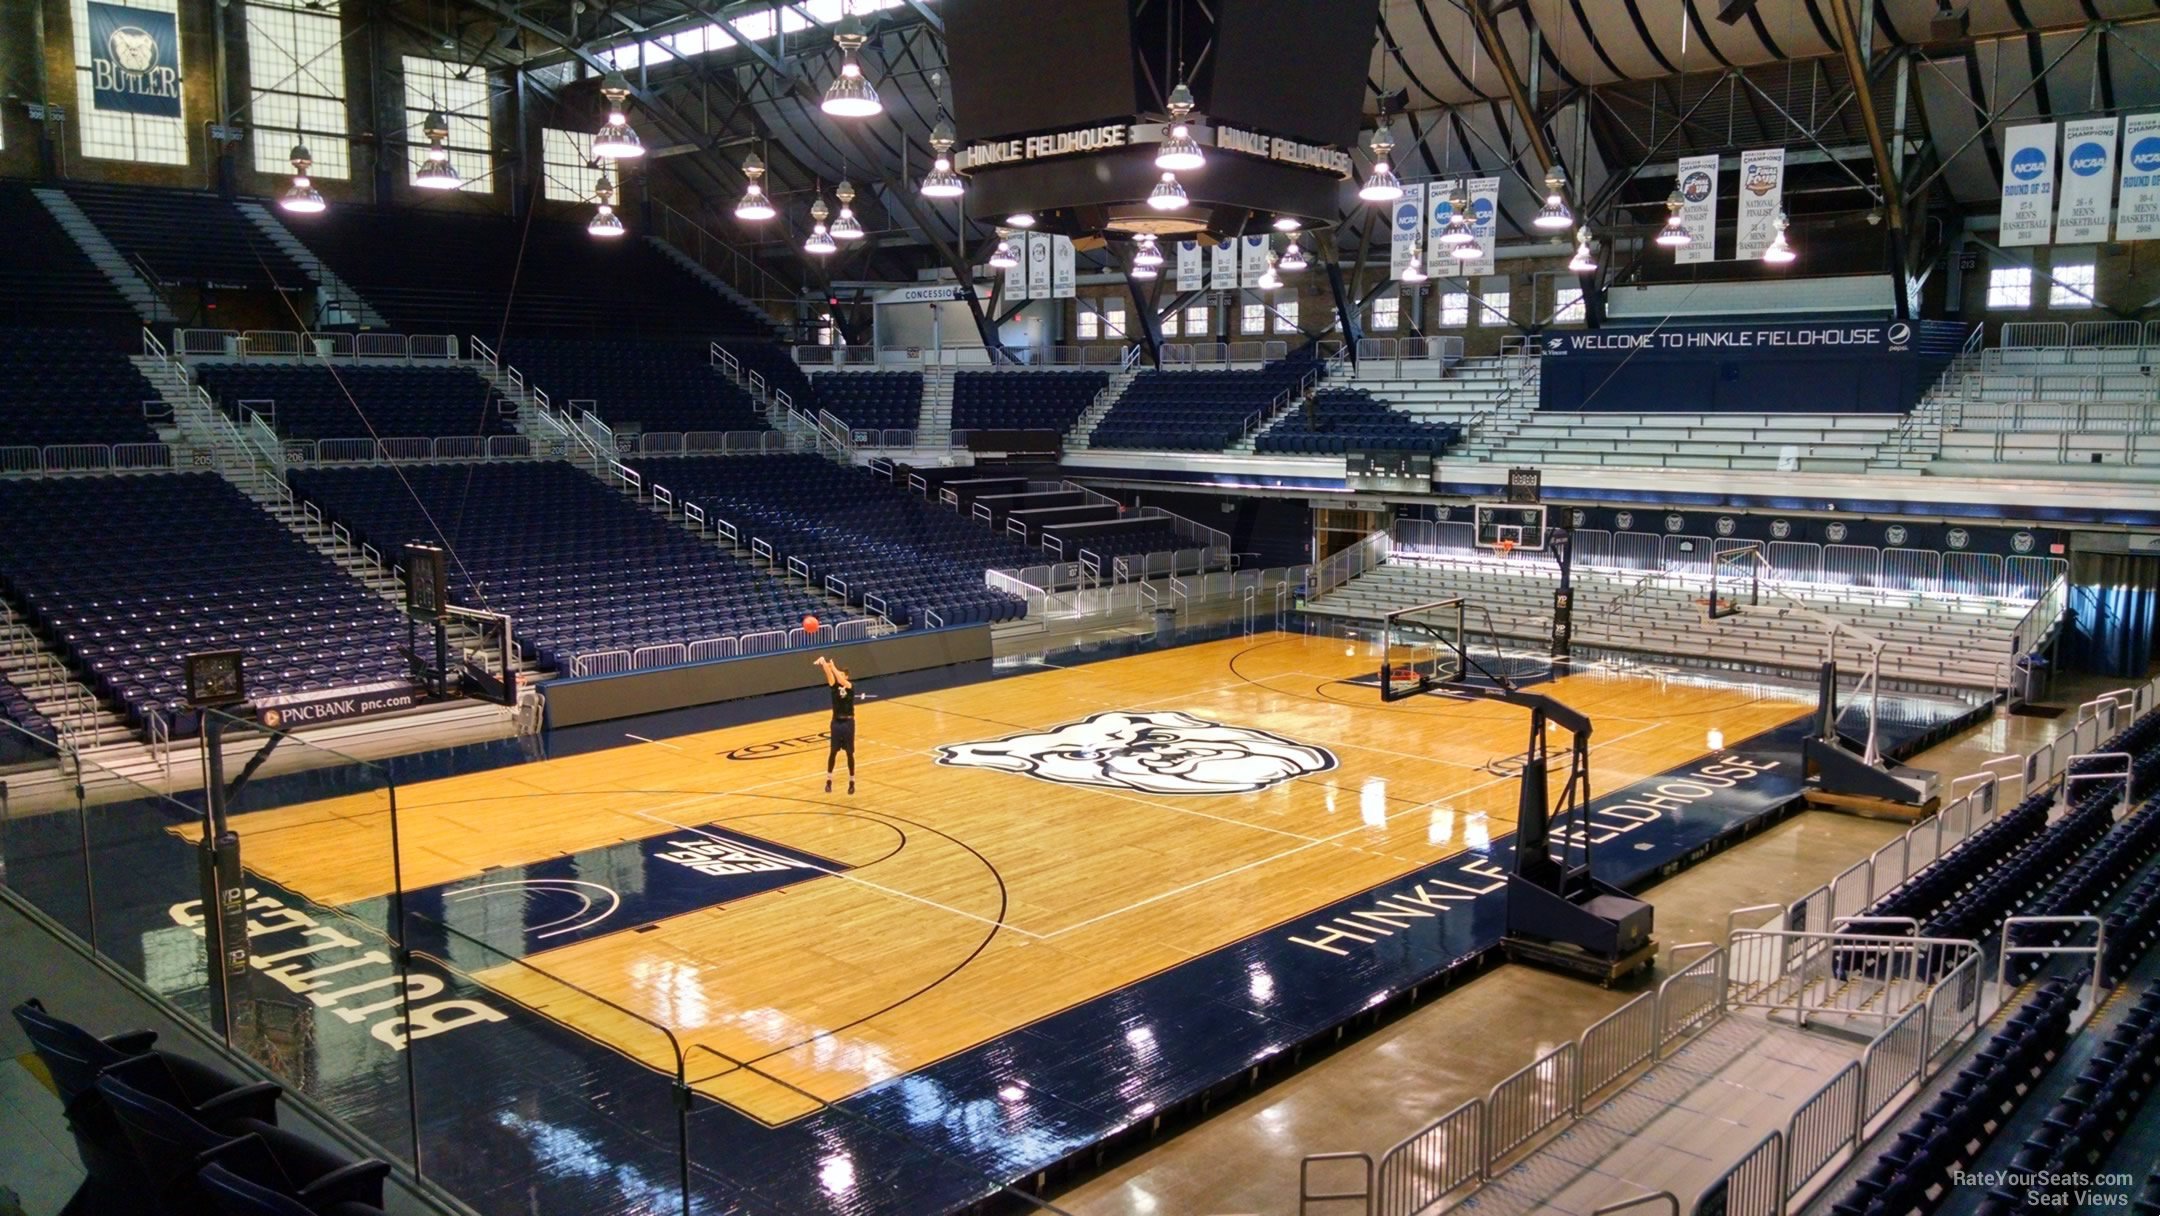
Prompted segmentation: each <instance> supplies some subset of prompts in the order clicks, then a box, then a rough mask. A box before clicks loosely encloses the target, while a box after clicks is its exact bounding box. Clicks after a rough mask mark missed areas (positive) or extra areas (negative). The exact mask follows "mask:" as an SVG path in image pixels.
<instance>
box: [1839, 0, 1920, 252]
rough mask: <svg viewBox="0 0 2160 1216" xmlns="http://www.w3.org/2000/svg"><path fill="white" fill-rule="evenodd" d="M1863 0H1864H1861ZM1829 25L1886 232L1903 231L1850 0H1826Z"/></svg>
mask: <svg viewBox="0 0 2160 1216" xmlns="http://www.w3.org/2000/svg"><path fill="white" fill-rule="evenodd" d="M1863 2H1865V0H1863ZM1828 3H1829V5H1830V19H1831V24H1832V25H1833V26H1835V27H1836V29H1837V36H1838V46H1839V50H1840V52H1841V53H1842V54H1843V55H1844V57H1845V74H1846V75H1847V76H1848V77H1850V78H1851V80H1852V84H1853V94H1854V96H1855V98H1856V99H1857V100H1858V101H1859V104H1860V125H1861V126H1862V127H1864V128H1866V130H1867V140H1868V150H1869V152H1870V153H1872V154H1873V156H1874V158H1875V180H1876V181H1877V182H1879V183H1880V184H1881V187H1882V195H1883V203H1884V205H1885V207H1886V208H1887V209H1888V211H1889V217H1890V231H1891V232H1892V233H1893V234H1897V235H1900V236H1902V234H1903V233H1904V231H1905V200H1904V199H1903V198H1902V197H1900V196H1901V194H1902V193H1903V192H1902V191H1900V190H1899V189H1898V178H1897V168H1896V166H1895V165H1893V164H1892V163H1891V160H1890V145H1889V142H1888V141H1887V140H1886V139H1885V137H1884V136H1883V125H1882V116H1881V115H1879V114H1877V113H1875V94H1874V91H1873V90H1872V89H1871V88H1869V86H1868V64H1867V56H1866V54H1865V53H1864V51H1863V50H1862V47H1861V45H1860V35H1859V32H1858V31H1857V30H1855V29H1854V27H1853V15H1852V9H1851V7H1850V4H1851V0H1828Z"/></svg>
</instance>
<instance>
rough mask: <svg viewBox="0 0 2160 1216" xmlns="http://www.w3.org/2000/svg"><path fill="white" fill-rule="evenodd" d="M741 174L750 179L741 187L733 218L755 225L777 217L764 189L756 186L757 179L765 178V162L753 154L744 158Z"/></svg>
mask: <svg viewBox="0 0 2160 1216" xmlns="http://www.w3.org/2000/svg"><path fill="white" fill-rule="evenodd" d="M742 173H743V176H744V177H746V178H748V179H750V184H749V185H747V186H745V187H743V196H742V201H741V202H739V203H737V204H735V218H736V219H739V220H745V221H747V222H749V223H753V224H757V223H762V222H764V221H766V220H769V219H771V218H772V217H773V216H775V215H778V214H779V212H777V211H775V210H773V205H772V200H771V199H769V198H767V197H765V187H764V186H762V185H759V184H758V179H759V178H761V177H763V176H765V162H764V161H761V160H759V159H758V158H757V154H756V153H755V152H753V153H751V154H750V155H749V156H748V157H745V158H744V160H743V163H742Z"/></svg>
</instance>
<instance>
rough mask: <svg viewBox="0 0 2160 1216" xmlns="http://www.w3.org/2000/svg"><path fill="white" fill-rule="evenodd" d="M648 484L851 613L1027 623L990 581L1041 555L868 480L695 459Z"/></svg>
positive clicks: (827, 465)
mask: <svg viewBox="0 0 2160 1216" xmlns="http://www.w3.org/2000/svg"><path fill="white" fill-rule="evenodd" d="M641 472H642V474H643V475H644V476H645V478H646V479H647V482H648V483H649V484H652V485H660V486H666V487H667V488H668V489H669V490H670V491H671V492H673V493H674V494H675V495H676V496H677V497H678V498H679V499H680V500H681V501H683V502H686V503H696V504H698V505H699V506H700V507H702V508H703V509H704V510H705V513H706V515H707V517H708V518H710V519H713V520H725V521H727V522H728V523H730V524H732V525H734V526H735V528H736V529H737V530H738V532H739V533H740V537H741V543H742V544H743V545H745V546H747V545H748V544H749V543H750V540H751V538H753V537H755V538H757V539H761V540H764V541H766V542H768V543H769V544H771V545H772V547H773V555H774V560H775V561H776V562H778V563H781V564H782V565H785V563H786V562H787V559H789V558H797V559H800V560H801V561H802V562H804V563H805V564H806V565H808V566H809V568H810V577H811V579H812V581H813V582H814V583H815V584H816V585H818V586H820V587H828V588H830V589H831V590H833V591H834V592H835V593H844V594H845V595H846V597H847V601H848V603H850V604H856V605H866V604H867V605H868V606H870V607H872V608H877V607H879V606H882V610H883V611H884V613H885V614H886V615H887V616H889V617H890V618H891V619H892V620H893V622H894V623H896V624H900V625H905V626H913V627H921V626H923V625H925V624H928V623H929V621H928V618H927V616H926V614H927V613H931V612H935V613H936V614H937V620H938V621H939V622H940V623H942V624H946V625H962V624H972V623H976V622H985V621H987V622H996V621H1008V620H1018V619H1020V618H1021V617H1024V616H1026V615H1027V605H1026V604H1024V603H1023V602H1021V601H1020V600H1018V599H1016V598H1014V597H1012V596H1009V595H1006V594H1005V593H1003V592H998V591H992V590H990V589H989V588H987V587H985V586H984V585H983V571H985V570H987V569H992V568H1000V569H1004V568H1013V567H1019V566H1025V565H1027V564H1029V563H1030V562H1033V561H1039V560H1040V556H1039V555H1038V554H1035V553H1032V552H1030V551H1029V550H1027V549H1023V548H1021V547H1019V546H1018V545H1015V544H1013V543H1012V542H1010V541H1007V540H1006V539H1004V538H1003V537H1001V536H998V535H996V534H994V533H991V532H988V531H985V530H984V529H982V528H981V527H978V526H976V525H974V524H971V523H969V522H968V521H967V520H964V519H962V518H961V517H959V516H958V515H955V514H953V513H952V512H951V511H949V510H946V509H944V508H943V507H940V506H938V505H936V504H934V503H927V502H924V501H922V500H921V499H918V498H914V497H912V496H910V495H908V494H906V493H905V492H903V491H901V490H898V489H895V488H894V487H893V486H892V485H891V484H889V483H888V482H886V481H885V480H883V479H882V478H880V477H878V476H876V475H874V474H872V473H870V472H869V471H867V470H860V469H845V468H841V467H840V466H838V465H835V464H833V463H832V462H831V461H829V460H826V459H824V458H822V457H819V456H808V455H789V456H751V457H733V458H730V457H684V458H681V459H670V460H661V461H650V462H647V463H646V464H645V465H644V466H643V468H642V470H641Z"/></svg>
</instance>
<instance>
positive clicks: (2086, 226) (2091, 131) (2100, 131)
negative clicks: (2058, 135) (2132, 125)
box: [2055, 118, 2116, 245]
mask: <svg viewBox="0 0 2160 1216" xmlns="http://www.w3.org/2000/svg"><path fill="white" fill-rule="evenodd" d="M2115 125H2116V120H2115V119H2113V118H2081V119H2079V120H2077V121H2076V122H2066V123H2064V124H2063V179H2062V201H2061V202H2060V204H2059V205H2058V206H2057V209H2056V213H2055V243H2056V244H2058V245H2084V244H2090V243H2092V242H2094V241H2104V240H2106V239H2107V238H2108V202H2109V200H2111V199H2112V198H2113V197H2114V194H2115Z"/></svg>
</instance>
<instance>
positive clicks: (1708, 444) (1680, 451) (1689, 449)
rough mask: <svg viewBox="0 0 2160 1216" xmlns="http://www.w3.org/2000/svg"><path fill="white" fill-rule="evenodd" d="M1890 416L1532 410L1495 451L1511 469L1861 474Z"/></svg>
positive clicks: (1892, 423)
mask: <svg viewBox="0 0 2160 1216" xmlns="http://www.w3.org/2000/svg"><path fill="white" fill-rule="evenodd" d="M1902 420H1903V416H1902V415H1897V414H1829V413H1824V414H1685V413H1672V414H1664V413H1659V414H1607V413H1578V412H1570V411H1563V410H1536V411H1533V412H1531V413H1529V414H1528V415H1526V416H1525V418H1524V420H1523V422H1522V425H1521V428H1520V429H1519V430H1517V431H1516V432H1515V433H1514V434H1513V435H1510V436H1508V437H1506V439H1505V440H1504V441H1503V442H1502V443H1501V444H1500V445H1499V450H1498V454H1497V456H1496V459H1503V460H1507V461H1509V462H1511V463H1514V464H1533V463H1534V464H1547V465H1554V464H1568V465H1614V466H1623V467H1629V468H1681V469H1755V470H1763V471H1775V470H1780V469H1783V470H1788V471H1790V470H1794V469H1797V470H1799V471H1801V472H1810V473H1861V472H1865V471H1866V470H1867V467H1868V461H1869V460H1871V459H1873V458H1875V457H1876V456H1877V455H1878V454H1880V452H1881V451H1882V447H1883V443H1884V441H1885V440H1887V439H1888V438H1889V437H1890V435H1891V434H1892V432H1894V431H1895V430H1896V429H1897V426H1898V424H1899V423H1900V422H1901V421H1902Z"/></svg>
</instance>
